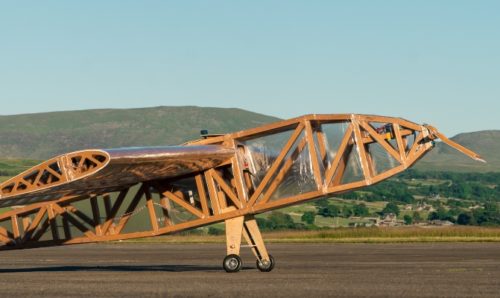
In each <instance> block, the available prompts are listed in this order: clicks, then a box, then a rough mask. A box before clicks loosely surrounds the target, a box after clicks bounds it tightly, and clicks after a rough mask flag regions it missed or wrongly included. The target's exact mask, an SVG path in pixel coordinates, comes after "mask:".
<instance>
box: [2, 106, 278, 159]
mask: <svg viewBox="0 0 500 298" xmlns="http://www.w3.org/2000/svg"><path fill="white" fill-rule="evenodd" d="M276 120H279V119H278V118H274V117H270V116H265V115H262V114H257V113H253V112H248V111H245V110H242V109H224V108H202V107H194V106H184V107H164V106H161V107H153V108H141V109H102V110H83V111H66V112H51V113H38V114H25V115H12V116H0V140H1V142H0V158H2V159H5V158H9V159H11V158H23V159H38V160H41V159H47V158H50V157H52V156H55V155H58V154H61V153H65V152H70V151H74V150H80V149H87V148H113V147H127V146H158V145H177V144H180V143H183V142H185V141H187V140H191V139H195V138H198V137H199V135H200V130H201V129H208V130H209V132H210V133H226V132H232V131H237V130H241V129H246V128H251V127H255V126H259V125H262V124H265V123H270V122H273V121H276Z"/></svg>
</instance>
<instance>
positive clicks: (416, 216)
mask: <svg viewBox="0 0 500 298" xmlns="http://www.w3.org/2000/svg"><path fill="white" fill-rule="evenodd" d="M413 221H414V222H420V221H422V216H421V215H420V212H418V211H415V212H413Z"/></svg>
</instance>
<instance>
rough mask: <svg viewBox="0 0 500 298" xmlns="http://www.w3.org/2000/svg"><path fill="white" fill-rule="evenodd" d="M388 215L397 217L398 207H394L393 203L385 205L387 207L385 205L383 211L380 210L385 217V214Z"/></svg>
mask: <svg viewBox="0 0 500 298" xmlns="http://www.w3.org/2000/svg"><path fill="white" fill-rule="evenodd" d="M389 213H394V214H396V215H399V207H398V205H396V204H395V203H393V202H389V203H387V205H385V207H384V209H382V214H383V215H386V214H389Z"/></svg>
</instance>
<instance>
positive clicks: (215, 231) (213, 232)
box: [208, 227, 224, 235]
mask: <svg viewBox="0 0 500 298" xmlns="http://www.w3.org/2000/svg"><path fill="white" fill-rule="evenodd" d="M223 234H224V230H222V229H217V228H215V227H209V228H208V235H223Z"/></svg>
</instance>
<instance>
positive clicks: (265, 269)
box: [257, 255, 276, 272]
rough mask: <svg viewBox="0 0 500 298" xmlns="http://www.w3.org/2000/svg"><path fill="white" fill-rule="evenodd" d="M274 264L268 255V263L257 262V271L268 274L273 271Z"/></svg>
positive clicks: (271, 257)
mask: <svg viewBox="0 0 500 298" xmlns="http://www.w3.org/2000/svg"><path fill="white" fill-rule="evenodd" d="M275 264H276V262H275V261H274V258H273V256H271V255H269V261H265V262H263V261H261V260H257V268H259V270H260V271H262V272H269V271H271V270H273V268H274V265H275Z"/></svg>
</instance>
